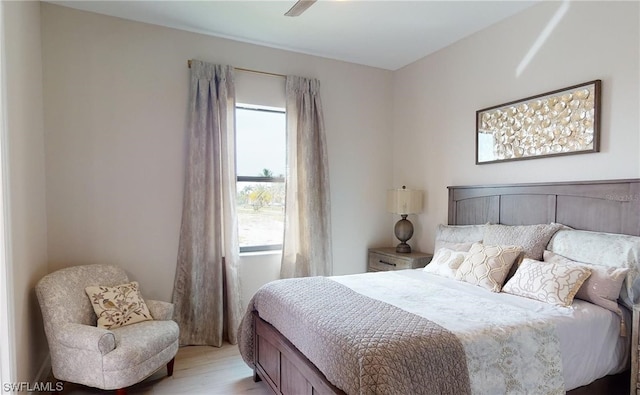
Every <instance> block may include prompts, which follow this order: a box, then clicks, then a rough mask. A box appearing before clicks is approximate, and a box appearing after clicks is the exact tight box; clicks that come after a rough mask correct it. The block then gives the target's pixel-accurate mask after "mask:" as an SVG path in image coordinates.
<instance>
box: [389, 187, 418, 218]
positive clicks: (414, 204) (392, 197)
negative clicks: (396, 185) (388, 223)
mask: <svg viewBox="0 0 640 395" xmlns="http://www.w3.org/2000/svg"><path fill="white" fill-rule="evenodd" d="M387 211H388V212H390V213H394V214H418V213H420V212H422V191H420V190H417V189H406V188H405V187H404V186H403V187H402V188H401V189H390V190H388V191H387Z"/></svg>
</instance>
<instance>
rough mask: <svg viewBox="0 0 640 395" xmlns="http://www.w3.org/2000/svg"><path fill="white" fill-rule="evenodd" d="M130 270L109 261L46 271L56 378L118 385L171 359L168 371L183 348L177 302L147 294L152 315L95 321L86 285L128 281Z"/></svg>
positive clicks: (46, 311) (45, 311) (45, 303)
mask: <svg viewBox="0 0 640 395" xmlns="http://www.w3.org/2000/svg"><path fill="white" fill-rule="evenodd" d="M128 282H129V279H128V278H127V275H126V273H125V272H124V270H122V269H121V268H119V267H116V266H108V265H86V266H74V267H69V268H66V269H61V270H58V271H56V272H53V273H50V274H48V275H46V276H45V277H43V278H42V279H41V280H40V281H39V282H38V284H37V285H36V294H37V296H38V301H39V303H40V308H41V310H42V317H43V321H44V328H45V333H46V336H47V341H48V342H49V349H50V352H51V365H52V369H53V376H54V377H55V378H56V379H57V380H61V381H69V382H73V383H79V384H83V385H87V386H90V387H95V388H100V389H105V390H114V389H115V390H119V391H118V393H125V392H126V390H125V388H126V387H129V386H131V385H133V384H135V383H138V382H140V381H142V380H144V379H145V378H147V377H148V376H150V375H152V374H153V373H154V372H155V371H156V370H158V369H159V368H161V367H162V366H164V365H165V364H166V366H167V373H168V375H169V376H171V375H172V374H173V361H174V357H175V355H176V353H177V351H178V335H179V329H178V325H177V324H176V323H175V321H172V315H173V305H172V304H171V303H167V302H160V301H153V300H145V303H146V305H147V307H148V310H149V312H150V313H151V316H152V317H153V320H147V321H143V322H138V323H135V324H130V325H125V326H121V327H118V328H113V329H103V328H100V327H97V326H96V320H97V319H96V313H95V312H94V309H93V307H92V303H91V301H90V299H89V297H88V296H87V294H86V293H85V288H86V287H87V286H95V285H100V286H116V285H121V284H125V283H128Z"/></svg>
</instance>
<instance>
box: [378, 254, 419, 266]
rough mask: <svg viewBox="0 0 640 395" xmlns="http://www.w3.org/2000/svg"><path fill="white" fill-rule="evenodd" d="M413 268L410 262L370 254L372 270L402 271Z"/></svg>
mask: <svg viewBox="0 0 640 395" xmlns="http://www.w3.org/2000/svg"><path fill="white" fill-rule="evenodd" d="M411 268H412V267H411V262H410V261H407V260H404V259H399V258H395V257H392V256H388V255H380V254H369V269H370V270H402V269H411Z"/></svg>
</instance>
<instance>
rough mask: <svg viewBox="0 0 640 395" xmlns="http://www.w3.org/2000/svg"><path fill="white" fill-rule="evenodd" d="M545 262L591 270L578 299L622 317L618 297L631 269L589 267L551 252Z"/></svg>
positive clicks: (548, 252) (579, 291)
mask: <svg viewBox="0 0 640 395" xmlns="http://www.w3.org/2000/svg"><path fill="white" fill-rule="evenodd" d="M544 261H545V262H549V263H555V264H558V265H578V266H582V267H586V268H589V269H591V276H589V278H587V280H586V281H585V282H584V284H582V286H581V287H580V289H579V290H578V293H577V294H576V298H578V299H582V300H586V301H588V302H591V303H593V304H596V305H598V306H601V307H604V308H605V309H608V310H611V311H613V312H615V313H617V314H618V315H619V316H622V311H620V306H619V305H618V296H620V289H621V288H622V282H623V281H624V279H625V278H626V277H627V272H629V268H616V267H606V266H596V265H589V264H587V263H582V262H576V261H573V260H571V259H569V258H565V257H563V256H562V255H558V254H554V253H553V252H551V251H545V252H544Z"/></svg>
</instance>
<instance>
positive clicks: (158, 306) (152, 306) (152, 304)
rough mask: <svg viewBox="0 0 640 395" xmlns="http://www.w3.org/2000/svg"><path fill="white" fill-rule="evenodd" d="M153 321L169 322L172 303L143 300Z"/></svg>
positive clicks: (171, 314) (171, 317)
mask: <svg viewBox="0 0 640 395" xmlns="http://www.w3.org/2000/svg"><path fill="white" fill-rule="evenodd" d="M145 303H146V304H147V307H148V308H149V312H150V313H151V316H152V317H153V319H154V320H158V321H169V320H172V319H173V303H169V302H163V301H160V300H150V299H147V300H145Z"/></svg>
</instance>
